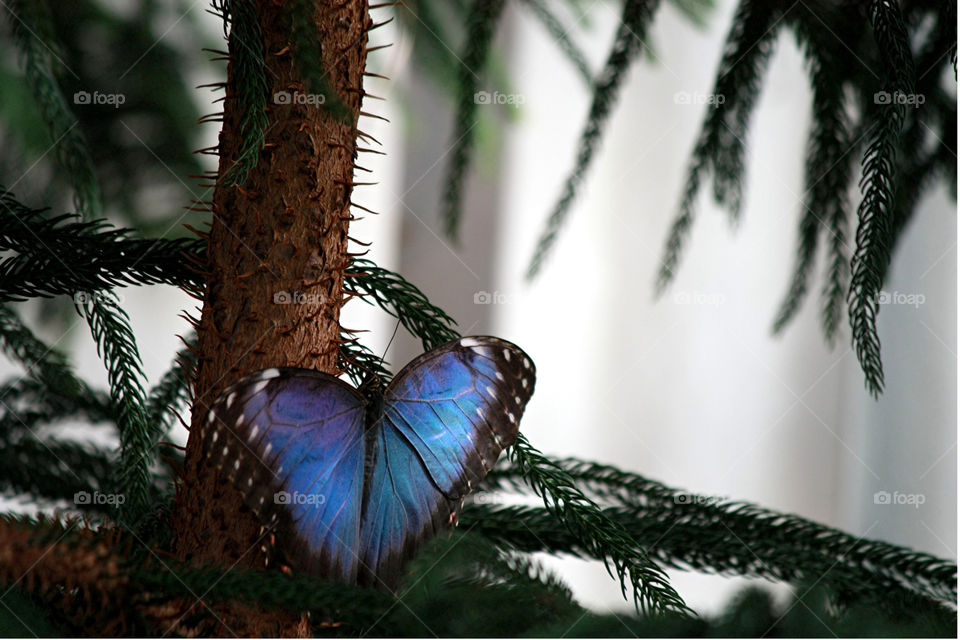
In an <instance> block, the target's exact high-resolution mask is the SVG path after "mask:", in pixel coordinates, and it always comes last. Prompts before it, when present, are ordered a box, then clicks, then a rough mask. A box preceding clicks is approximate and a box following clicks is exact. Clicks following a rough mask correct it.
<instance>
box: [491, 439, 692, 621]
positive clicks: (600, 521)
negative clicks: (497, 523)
mask: <svg viewBox="0 0 960 640" xmlns="http://www.w3.org/2000/svg"><path fill="white" fill-rule="evenodd" d="M510 459H511V460H512V461H513V462H514V464H515V465H517V468H518V469H519V470H520V472H521V473H522V474H523V477H524V479H525V480H526V482H527V483H528V484H529V485H530V488H531V489H532V490H533V492H534V493H535V494H536V495H538V496H540V497H541V498H543V503H544V506H545V507H544V511H545V512H546V513H547V514H549V517H550V519H551V520H552V521H553V522H554V523H558V524H560V525H561V527H562V528H563V529H564V530H565V531H567V532H568V533H569V534H570V535H571V536H572V537H573V539H574V540H576V541H577V544H578V545H579V546H580V547H581V548H582V549H583V551H584V552H585V553H586V554H587V555H588V556H589V557H591V558H595V559H598V560H603V562H604V565H605V566H606V567H607V570H608V571H610V573H611V575H613V573H616V575H617V577H618V578H619V579H620V588H621V590H622V591H623V594H624V596H626V595H627V585H628V584H629V585H630V588H631V589H632V590H633V597H632V600H633V602H634V603H635V604H636V605H637V607H638V609H641V610H643V611H644V612H651V611H657V612H666V611H674V612H678V613H688V612H691V611H690V609H689V608H688V607H687V605H686V604H684V602H683V599H682V598H681V597H680V595H679V594H678V593H677V592H676V591H674V589H673V587H671V586H670V583H669V581H668V580H667V576H666V574H665V573H664V572H663V570H662V569H661V568H660V567H658V566H657V565H656V564H654V563H653V562H651V561H650V559H649V557H648V556H647V553H646V552H645V551H644V550H643V549H642V548H640V547H638V546H637V545H636V543H635V542H634V540H632V539H631V537H630V534H629V532H628V531H627V530H626V529H624V528H623V527H622V526H620V525H619V524H618V523H617V522H616V521H614V520H612V519H611V518H609V517H607V515H606V514H605V513H603V512H602V511H601V510H600V508H599V506H598V505H597V504H596V503H595V502H594V501H593V500H591V499H590V498H588V497H587V496H586V495H585V494H584V493H583V492H582V491H581V490H580V489H579V487H578V486H577V484H576V483H575V481H574V480H573V478H571V477H570V475H569V474H568V473H567V472H566V471H564V470H563V469H562V468H561V467H560V466H559V465H557V464H556V463H555V462H553V461H551V460H549V459H548V458H546V457H545V456H544V455H543V454H542V453H540V452H539V451H537V450H536V449H534V448H533V447H532V446H530V443H529V442H527V439H526V437H525V436H523V434H520V435H519V436H518V437H517V442H516V443H515V444H514V445H513V447H512V448H511V449H510ZM524 528H526V527H525V526H524ZM534 535H535V534H534ZM551 551H552V549H551Z"/></svg>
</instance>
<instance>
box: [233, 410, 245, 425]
mask: <svg viewBox="0 0 960 640" xmlns="http://www.w3.org/2000/svg"><path fill="white" fill-rule="evenodd" d="M243 421H244V417H243V414H242V413H241V414H240V415H239V416H237V422H236V424H234V425H233V426H235V427H239V426H240V425H242V424H243Z"/></svg>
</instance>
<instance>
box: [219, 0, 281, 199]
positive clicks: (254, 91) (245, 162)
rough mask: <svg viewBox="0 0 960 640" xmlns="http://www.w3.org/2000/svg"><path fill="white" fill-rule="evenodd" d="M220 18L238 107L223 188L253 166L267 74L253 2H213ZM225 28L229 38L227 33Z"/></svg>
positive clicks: (263, 116)
mask: <svg viewBox="0 0 960 640" xmlns="http://www.w3.org/2000/svg"><path fill="white" fill-rule="evenodd" d="M213 7H214V10H215V11H216V12H217V13H218V15H220V16H221V17H222V18H223V32H224V36H225V37H226V38H227V47H228V48H229V50H230V61H231V64H232V65H233V82H232V84H231V87H232V88H233V90H234V91H235V92H236V93H235V95H234V96H232V98H233V99H234V100H237V102H238V104H240V105H241V107H240V114H241V115H240V147H239V151H238V157H237V159H236V161H235V162H234V164H233V166H231V167H230V169H229V170H228V171H226V172H225V173H224V174H223V177H222V178H221V179H222V181H223V183H224V184H227V185H234V184H236V185H242V184H243V183H244V182H246V180H247V176H248V175H249V173H250V170H251V169H253V168H254V167H255V166H257V160H258V158H259V156H260V151H261V150H262V149H263V144H264V136H265V135H266V129H267V123H268V118H267V94H268V92H269V89H268V85H267V71H266V65H265V63H264V53H263V33H262V32H261V31H260V22H259V20H258V18H257V8H256V4H255V3H254V2H253V0H213ZM228 29H229V35H228V34H227V30H228Z"/></svg>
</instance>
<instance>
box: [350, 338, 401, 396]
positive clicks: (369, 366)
mask: <svg viewBox="0 0 960 640" xmlns="http://www.w3.org/2000/svg"><path fill="white" fill-rule="evenodd" d="M340 340H341V343H340V361H339V363H338V367H339V368H340V370H341V371H345V372H346V374H347V376H348V377H349V378H350V381H351V382H352V383H353V385H354V386H355V387H359V386H360V385H361V384H363V382H364V381H365V380H366V379H367V378H369V377H370V376H371V375H374V376H376V377H378V378H379V379H380V380H381V381H382V382H384V383H386V382H389V381H390V378H391V377H393V376H392V374H391V373H390V371H389V370H388V369H387V368H386V365H387V363H385V362H384V361H383V360H382V359H381V358H380V356H378V355H377V354H375V353H374V352H373V351H371V350H370V349H368V348H367V347H366V346H364V345H363V344H360V342H358V341H357V339H356V338H355V337H352V336H351V335H350V334H348V333H343V334H342V335H341V337H340Z"/></svg>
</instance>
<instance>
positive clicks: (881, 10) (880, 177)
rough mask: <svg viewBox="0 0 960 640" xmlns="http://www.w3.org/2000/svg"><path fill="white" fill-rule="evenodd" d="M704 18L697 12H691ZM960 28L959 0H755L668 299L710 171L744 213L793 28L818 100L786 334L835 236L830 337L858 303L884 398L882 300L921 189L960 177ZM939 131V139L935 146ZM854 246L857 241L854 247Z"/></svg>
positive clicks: (717, 192)
mask: <svg viewBox="0 0 960 640" xmlns="http://www.w3.org/2000/svg"><path fill="white" fill-rule="evenodd" d="M641 5H644V3H640V2H636V3H631V2H629V1H625V2H624V5H623V6H624V9H623V15H622V17H621V21H620V28H621V31H620V32H618V36H617V38H616V39H615V41H614V45H613V47H612V48H611V53H610V55H609V57H608V62H607V66H606V68H605V70H604V71H603V72H602V73H601V74H600V75H599V76H598V77H597V80H596V81H595V83H594V86H593V95H592V103H591V108H590V112H589V113H588V115H587V118H586V123H585V125H584V128H583V133H582V134H581V137H580V142H579V145H578V149H577V155H576V158H575V161H574V166H573V169H572V170H571V171H570V173H569V174H568V177H567V179H566V180H565V182H564V185H563V187H562V190H561V193H560V196H559V198H558V199H557V202H556V204H555V205H554V207H553V209H552V210H551V212H550V215H549V216H548V218H547V221H546V224H545V226H544V228H543V231H542V232H541V235H540V238H539V240H538V242H537V245H536V247H535V249H534V252H533V255H532V258H531V260H530V263H529V266H528V269H527V276H528V278H532V277H534V276H536V274H537V273H538V272H539V270H540V268H541V266H542V264H543V262H544V260H545V259H546V258H547V256H548V255H549V253H550V252H551V250H552V249H553V247H554V245H555V243H556V240H557V237H558V233H559V232H560V231H561V230H562V228H563V226H564V225H565V222H566V219H567V217H568V213H569V209H570V207H571V205H572V203H573V201H574V199H575V196H576V193H577V191H578V190H579V188H580V186H581V183H582V181H583V178H584V176H585V175H586V172H587V170H588V169H589V167H590V164H591V162H592V159H593V156H594V150H595V148H596V147H597V146H598V144H599V141H600V137H601V135H602V131H603V124H604V122H605V121H606V119H607V118H608V116H609V113H610V111H611V110H612V107H613V105H614V103H615V100H616V95H617V94H616V86H617V78H618V74H619V73H622V71H623V70H625V69H626V68H627V67H628V65H629V62H630V61H631V59H632V58H630V56H625V55H623V54H624V49H623V41H624V36H625V33H624V31H623V27H624V26H625V25H627V24H628V23H629V21H630V16H629V15H628V11H629V10H630V9H631V6H633V7H637V6H641ZM655 9H656V6H655V5H654V4H653V3H650V6H649V7H648V9H647V13H649V14H651V15H645V16H643V20H644V22H643V24H642V25H639V26H645V24H646V21H649V20H650V19H651V18H652V14H653V13H654V12H655ZM695 15H696V12H692V13H691V17H693V16H695ZM955 23H956V6H955V3H950V2H919V3H896V2H893V1H892V0H890V1H887V2H874V3H868V4H864V3H847V4H843V3H841V4H836V3H833V4H830V3H815V4H810V3H791V2H760V1H758V0H741V2H740V3H739V5H738V8H737V11H736V14H735V16H734V19H733V23H732V26H731V27H730V31H729V34H728V36H727V40H726V43H725V45H724V53H723V57H722V59H721V62H720V66H719V69H718V71H717V75H716V80H715V82H714V87H713V90H712V92H711V94H712V95H713V96H714V97H715V98H716V100H715V104H711V106H710V108H709V110H708V111H707V114H706V116H705V118H704V121H703V124H702V126H701V129H700V133H699V135H698V137H697V140H696V142H695V144H694V148H693V152H692V154H691V159H690V164H689V168H688V171H687V178H686V182H685V184H684V186H683V190H682V192H681V197H680V204H679V207H678V213H677V216H676V217H675V218H674V221H673V222H672V224H671V227H670V229H669V231H668V234H667V240H666V244H665V249H664V254H663V257H662V259H661V266H660V268H659V270H658V273H657V275H656V290H657V292H658V294H662V293H663V291H665V290H666V288H667V287H668V286H669V284H670V283H671V282H672V280H673V278H674V276H675V274H676V272H677V269H678V267H679V263H680V257H681V254H682V251H683V248H684V246H685V243H686V239H687V238H688V236H689V233H690V230H691V228H692V225H693V222H694V218H695V214H696V211H695V207H696V200H697V196H698V194H699V193H700V190H701V187H702V186H703V184H704V182H705V180H706V179H707V178H708V177H710V178H711V179H712V195H713V198H714V200H715V201H716V202H717V203H718V204H720V205H721V206H723V207H724V208H726V209H727V210H728V211H729V213H730V216H731V220H732V221H734V222H735V221H736V220H738V219H739V215H740V211H741V209H742V206H743V184H744V180H745V175H744V173H745V162H744V160H745V154H746V150H747V139H748V134H749V129H750V119H751V116H752V114H753V112H754V110H755V108H756V104H757V100H758V98H759V95H760V91H761V89H762V87H763V77H764V71H765V70H766V67H767V65H768V62H769V59H770V56H771V54H772V52H773V49H774V45H775V44H776V41H777V39H778V36H779V35H780V33H781V32H782V31H784V30H789V31H792V32H794V34H795V35H796V37H797V39H798V41H799V42H800V45H801V47H802V48H803V51H804V55H805V57H806V59H807V63H808V65H807V66H808V73H809V77H810V82H811V88H812V93H813V104H814V108H813V123H812V126H811V131H810V135H809V141H808V145H807V157H806V175H805V188H804V193H803V196H802V198H801V204H802V211H801V216H800V222H799V228H798V248H797V255H796V260H795V265H794V269H793V275H792V277H791V280H790V283H789V287H788V290H787V293H786V295H785V296H784V299H783V301H782V302H781V304H780V308H779V310H778V311H777V315H776V317H775V320H774V323H773V329H774V332H775V333H780V332H782V331H783V329H784V328H785V327H786V326H787V324H789V322H790V320H792V319H793V318H794V317H795V316H796V312H797V310H798V309H799V308H800V307H801V305H802V303H803V301H804V299H805V298H806V296H807V292H808V289H809V288H810V278H811V274H812V270H813V267H814V265H815V258H816V255H817V249H818V246H819V245H820V244H821V237H825V245H826V251H827V268H826V273H825V277H824V284H823V286H822V302H821V320H822V326H823V331H824V335H825V337H826V339H827V341H828V342H830V343H832V342H833V341H834V340H835V338H836V335H837V333H838V331H839V328H840V321H841V315H842V313H843V308H844V306H846V307H847V310H848V315H849V322H850V327H851V333H852V340H853V344H854V347H855V351H856V353H857V357H858V359H859V362H860V365H861V368H862V369H863V372H864V377H865V383H866V387H867V390H868V391H869V392H870V393H871V394H873V395H874V396H877V395H879V394H880V393H881V391H882V389H883V368H882V363H881V359H880V339H879V335H878V333H877V324H876V316H877V313H878V311H879V303H878V300H877V297H878V295H879V293H880V290H881V287H882V284H883V279H884V277H885V275H886V272H887V269H888V267H889V264H890V260H891V256H892V252H893V249H894V247H895V246H896V243H897V239H898V238H899V237H900V236H901V233H902V231H903V229H904V228H905V225H906V223H907V221H909V220H910V219H911V217H912V214H913V212H914V210H915V209H916V207H917V204H918V202H919V199H920V196H921V194H922V193H924V192H925V191H926V190H928V189H930V188H931V187H932V186H933V185H935V184H936V183H937V182H944V183H946V184H947V185H948V186H949V185H953V184H955V178H956V149H955V138H956V136H955V134H954V132H955V130H956V99H955V97H954V96H953V95H951V91H950V90H949V88H945V87H943V86H942V80H943V76H944V74H943V71H944V70H945V68H946V66H947V65H948V64H950V63H951V61H953V60H954V59H955V52H956V29H955ZM639 26H635V28H634V29H633V31H634V32H635V33H636V34H637V38H636V40H639V39H642V35H643V33H644V31H643V29H642V28H639ZM911 43H912V44H913V46H912V47H911ZM915 52H916V53H915ZM915 58H916V60H917V64H916V65H915V64H914V59H915ZM618 68H619V69H620V71H619V72H618V71H617V69H618ZM915 68H917V69H918V70H917V71H915ZM918 75H919V77H918ZM954 79H955V78H954ZM954 92H955V90H954ZM931 133H932V134H933V136H934V137H935V139H936V144H934V145H930V144H928V139H929V138H930V134H931ZM861 149H862V151H861ZM858 157H859V158H860V168H861V173H862V174H863V179H862V181H861V185H860V186H861V191H862V197H861V200H860V202H859V204H858V206H857V230H856V233H855V234H854V237H853V238H851V237H850V236H851V233H850V231H849V229H850V225H851V221H850V217H851V213H852V212H851V208H850V207H851V205H850V203H849V198H848V195H847V193H848V190H849V188H850V186H851V183H852V181H853V180H854V177H855V175H856V174H857V172H856V169H855V166H854V164H853V163H854V160H855V159H857V158H858ZM456 188H457V189H459V188H460V187H459V185H458V186H456ZM950 188H951V189H953V186H950ZM456 197H457V196H456V194H452V195H451V194H450V192H449V190H448V193H447V195H446V196H445V200H444V201H445V203H448V204H449V203H450V202H454V201H456ZM447 211H448V213H449V207H448V209H447ZM451 219H452V218H451V217H450V216H449V215H448V216H447V218H446V220H447V223H448V230H449V221H450V220H451ZM851 241H853V242H854V243H855V247H854V248H853V249H852V250H851V247H850V246H849V245H850V242H851ZM844 302H846V305H844Z"/></svg>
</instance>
